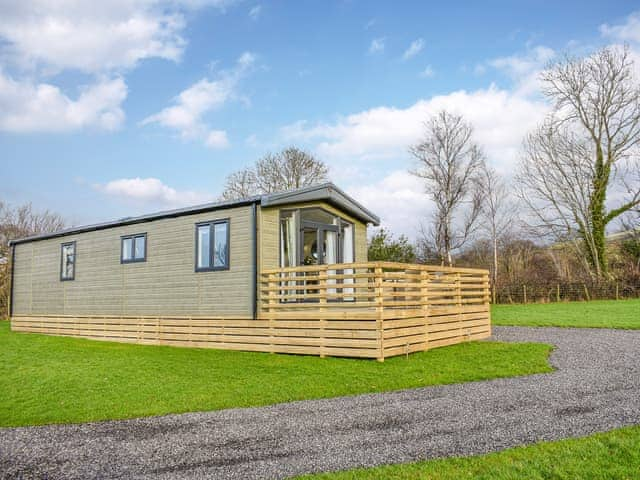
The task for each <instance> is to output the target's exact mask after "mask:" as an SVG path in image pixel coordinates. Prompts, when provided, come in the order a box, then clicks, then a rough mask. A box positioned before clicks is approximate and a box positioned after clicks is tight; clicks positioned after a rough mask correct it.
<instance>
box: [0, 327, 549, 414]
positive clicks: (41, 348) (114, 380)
mask: <svg viewBox="0 0 640 480" xmlns="http://www.w3.org/2000/svg"><path fill="white" fill-rule="evenodd" d="M550 350H551V347H550V346H548V345H543V344H526V343H522V344H507V343H497V342H471V343H467V344H462V345H455V346H451V347H445V348H439V349H434V350H431V351H428V352H423V353H417V354H413V355H411V356H410V357H409V359H406V358H404V357H396V358H392V359H388V360H386V361H385V362H384V363H379V362H376V361H375V360H354V359H340V358H325V359H321V358H318V357H310V356H307V357H305V356H294V355H273V354H268V353H249V352H232V351H223V350H206V349H189V348H174V347H160V346H142V345H128V344H122V343H109V342H99V341H91V340H84V339H77V338H64V337H53V336H45V335H36V334H26V333H15V332H11V331H10V329H9V323H8V322H4V321H3V322H0V392H2V394H1V395H0V426H18V425H36V424H46V423H68V422H85V421H92V420H104V419H116V418H130V417H140V416H147V415H160V414H167V413H180V412H189V411H202V410H216V409H222V408H230V407H249V406H258V405H268V404H273V403H278V402H288V401H292V400H302V399H310V398H325V397H335V396H339V395H352V394H358V393H365V392H383V391H389V390H398V389H403V388H413V387H420V386H425V385H437V384H445V383H457V382H468V381H472V380H484V379H489V378H496V377H508V376H515V375H526V374H532V373H538V372H548V371H550V370H551V367H550V366H549V364H548V362H547V358H548V354H549V352H550Z"/></svg>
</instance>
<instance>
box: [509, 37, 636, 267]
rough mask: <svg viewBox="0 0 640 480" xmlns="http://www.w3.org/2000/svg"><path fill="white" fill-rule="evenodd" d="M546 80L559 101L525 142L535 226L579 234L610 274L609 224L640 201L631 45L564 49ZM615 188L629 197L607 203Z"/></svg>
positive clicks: (565, 235) (589, 256)
mask: <svg viewBox="0 0 640 480" xmlns="http://www.w3.org/2000/svg"><path fill="white" fill-rule="evenodd" d="M542 80H543V83H544V90H543V93H544V94H545V96H546V97H547V98H548V99H549V100H551V101H552V102H553V104H554V109H553V111H552V113H551V114H550V115H549V116H548V117H547V119H546V120H545V122H544V123H543V125H541V126H540V127H539V128H538V129H537V130H536V131H534V132H532V133H531V134H530V135H528V136H527V138H526V140H525V142H524V149H523V155H522V160H521V166H520V172H519V174H518V180H519V183H520V185H521V186H522V192H521V193H522V195H521V196H522V198H523V199H524V201H525V202H526V204H527V205H528V206H529V207H530V210H531V211H532V212H533V216H534V219H535V220H534V224H535V226H537V227H539V228H540V229H545V230H546V231H547V232H548V233H550V234H552V235H553V237H555V238H556V239H561V240H565V241H569V240H571V241H575V242H576V244H577V245H579V246H580V248H581V250H582V252H584V255H583V256H584V258H585V260H586V262H587V263H588V265H589V267H590V270H591V271H592V272H593V274H594V275H595V276H597V277H602V276H606V275H607V269H608V263H607V256H606V244H605V233H606V228H607V225H608V224H610V222H612V221H613V220H615V219H616V218H617V217H619V216H620V215H621V214H623V213H625V212H627V211H629V210H630V209H633V208H635V207H637V206H638V205H639V204H640V181H638V180H637V179H636V180H634V179H633V176H630V175H629V172H633V171H637V169H638V161H639V158H638V153H639V150H640V86H639V84H638V81H637V79H636V78H634V75H633V62H632V60H631V58H630V56H629V52H628V50H627V49H626V48H625V49H620V48H614V47H610V48H604V49H602V50H600V51H598V52H596V53H594V54H593V55H591V56H588V57H585V58H571V57H565V58H564V59H563V60H561V61H559V62H557V63H555V64H553V65H551V66H550V67H549V68H548V69H547V70H546V71H545V72H544V73H543V74H542ZM612 192H616V193H617V194H618V195H616V196H617V197H621V196H622V197H623V198H622V199H616V201H615V202H610V203H608V202H607V197H611V196H612V195H611V193H612ZM624 192H626V195H620V194H624ZM611 203H614V204H613V205H611Z"/></svg>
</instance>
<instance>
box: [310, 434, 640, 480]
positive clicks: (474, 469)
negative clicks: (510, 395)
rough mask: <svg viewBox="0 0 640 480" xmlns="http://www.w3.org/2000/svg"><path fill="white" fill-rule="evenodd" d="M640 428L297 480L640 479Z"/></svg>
mask: <svg viewBox="0 0 640 480" xmlns="http://www.w3.org/2000/svg"><path fill="white" fill-rule="evenodd" d="M638 445H640V427H629V428H621V429H618V430H612V431H611V432H606V433H598V434H596V435H592V436H589V437H584V438H576V439H569V440H560V441H556V442H542V443H537V444H535V445H530V446H526V447H516V448H510V449H508V450H503V451H501V452H498V453H491V454H488V455H479V456H475V457H466V458H446V459H440V460H429V461H425V462H419V463H410V464H403V465H389V466H383V467H376V468H368V469H357V470H349V471H346V472H337V473H323V474H318V475H307V476H304V477H299V478H301V479H305V480H312V479H313V480H359V479H367V480H376V479H380V480H382V479H384V480H418V479H420V480H458V479H463V478H473V479H478V480H485V479H486V480H516V479H527V480H543V479H544V480H547V479H558V480H561V479H566V480H573V479H602V480H605V479H628V480H632V479H637V478H640V448H638Z"/></svg>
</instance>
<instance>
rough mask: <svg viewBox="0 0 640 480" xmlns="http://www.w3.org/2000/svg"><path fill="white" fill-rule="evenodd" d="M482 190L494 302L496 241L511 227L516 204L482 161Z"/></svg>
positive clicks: (497, 175) (480, 177)
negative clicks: (490, 251)
mask: <svg viewBox="0 0 640 480" xmlns="http://www.w3.org/2000/svg"><path fill="white" fill-rule="evenodd" d="M479 182H480V188H481V191H482V212H481V218H482V220H483V222H482V228H483V230H485V232H486V233H487V234H488V235H489V238H490V241H491V250H492V269H491V284H492V285H493V289H492V290H493V294H494V299H493V300H494V302H495V291H496V290H495V289H496V286H497V285H498V272H499V268H498V243H499V242H500V240H501V238H502V237H503V236H504V235H505V234H506V233H507V232H509V231H510V230H512V229H513V226H514V220H515V218H516V204H515V202H514V199H513V198H512V197H511V195H510V192H509V188H508V186H507V184H506V182H505V181H504V179H503V178H502V177H501V176H500V175H499V174H498V172H497V171H496V170H495V169H494V168H493V167H491V166H490V165H488V164H487V162H482V167H481V168H480V173H479Z"/></svg>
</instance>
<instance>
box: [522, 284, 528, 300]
mask: <svg viewBox="0 0 640 480" xmlns="http://www.w3.org/2000/svg"><path fill="white" fill-rule="evenodd" d="M522 299H523V300H522V303H527V286H526V285H522Z"/></svg>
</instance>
